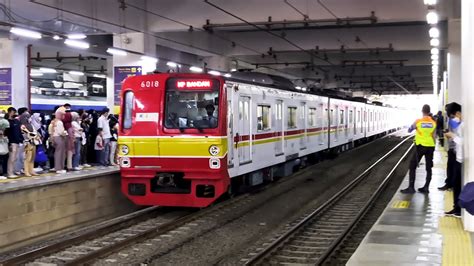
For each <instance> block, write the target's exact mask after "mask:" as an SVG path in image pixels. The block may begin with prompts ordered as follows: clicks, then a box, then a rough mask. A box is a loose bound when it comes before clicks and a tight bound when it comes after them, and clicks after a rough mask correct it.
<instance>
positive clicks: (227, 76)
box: [224, 73, 232, 78]
mask: <svg viewBox="0 0 474 266" xmlns="http://www.w3.org/2000/svg"><path fill="white" fill-rule="evenodd" d="M224 77H226V78H230V77H232V75H231V74H229V73H225V74H224Z"/></svg>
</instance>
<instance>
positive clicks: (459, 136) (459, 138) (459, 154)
mask: <svg viewBox="0 0 474 266" xmlns="http://www.w3.org/2000/svg"><path fill="white" fill-rule="evenodd" d="M463 129H464V123H463V122H462V121H461V124H459V126H458V127H457V128H456V129H454V130H453V133H454V137H453V142H454V143H455V144H456V146H455V150H456V161H457V162H458V163H462V162H463V160H464V154H463V147H462V146H463Z"/></svg>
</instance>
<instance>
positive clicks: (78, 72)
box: [69, 71, 84, 76]
mask: <svg viewBox="0 0 474 266" xmlns="http://www.w3.org/2000/svg"><path fill="white" fill-rule="evenodd" d="M69 74H71V75H74V76H84V72H81V71H69Z"/></svg>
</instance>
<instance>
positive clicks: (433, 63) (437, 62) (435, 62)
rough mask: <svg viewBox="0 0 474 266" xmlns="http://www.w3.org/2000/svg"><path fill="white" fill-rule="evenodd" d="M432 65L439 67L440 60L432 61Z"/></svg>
mask: <svg viewBox="0 0 474 266" xmlns="http://www.w3.org/2000/svg"><path fill="white" fill-rule="evenodd" d="M431 64H432V65H439V60H432V61H431Z"/></svg>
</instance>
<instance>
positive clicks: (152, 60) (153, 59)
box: [140, 55, 158, 63]
mask: <svg viewBox="0 0 474 266" xmlns="http://www.w3.org/2000/svg"><path fill="white" fill-rule="evenodd" d="M140 59H141V60H143V61H148V62H153V63H157V62H158V58H155V57H151V56H147V55H142V56H141V57H140Z"/></svg>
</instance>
